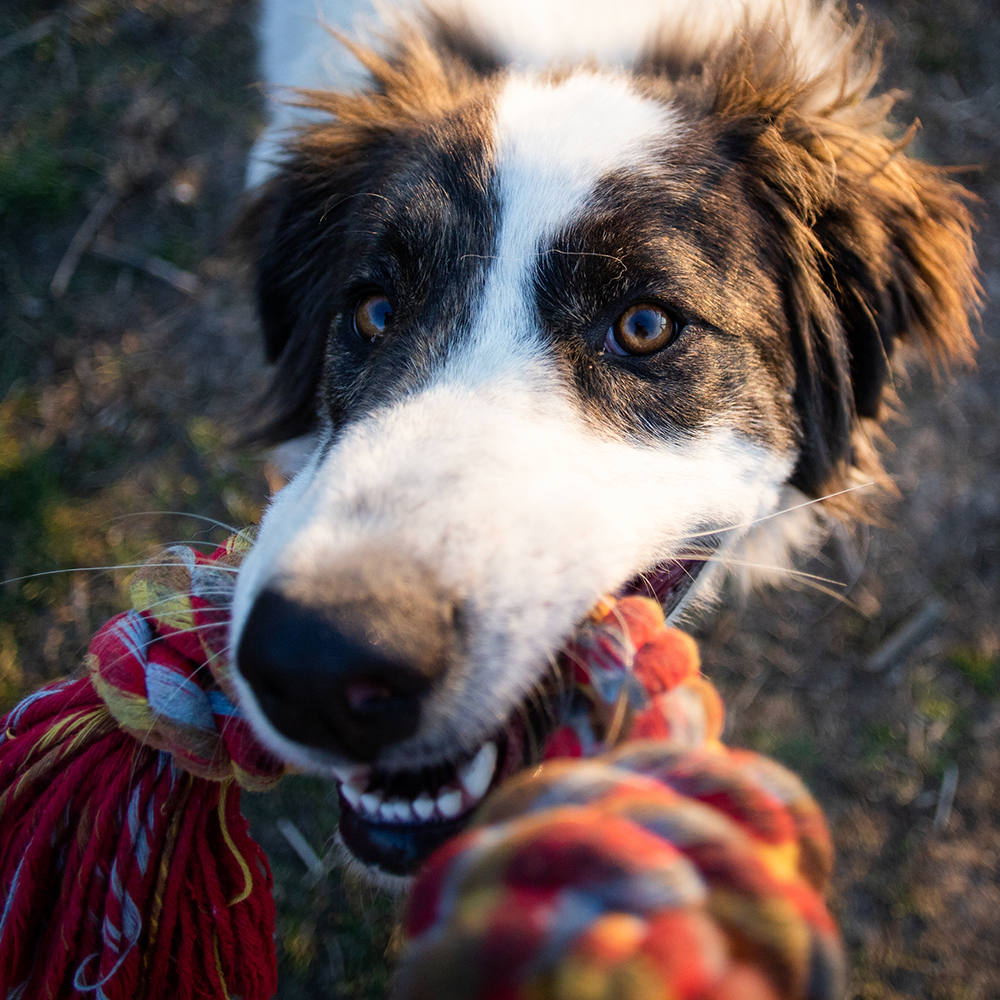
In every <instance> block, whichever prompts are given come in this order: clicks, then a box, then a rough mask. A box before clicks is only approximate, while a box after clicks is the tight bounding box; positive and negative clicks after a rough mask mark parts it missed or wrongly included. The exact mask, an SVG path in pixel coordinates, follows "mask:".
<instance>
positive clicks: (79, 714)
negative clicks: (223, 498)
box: [0, 535, 283, 1000]
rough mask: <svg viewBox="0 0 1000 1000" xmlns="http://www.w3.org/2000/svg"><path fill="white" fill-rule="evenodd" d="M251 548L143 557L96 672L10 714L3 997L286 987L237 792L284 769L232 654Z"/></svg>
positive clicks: (3, 763) (266, 876) (0, 947)
mask: <svg viewBox="0 0 1000 1000" xmlns="http://www.w3.org/2000/svg"><path fill="white" fill-rule="evenodd" d="M249 546H250V543H249V540H248V539H247V538H246V537H245V536H242V535H236V536H234V537H233V538H230V539H229V541H227V542H226V544H225V545H224V546H222V547H221V548H220V549H219V550H217V551H216V552H215V553H214V554H213V555H212V556H211V557H209V558H206V557H205V556H204V555H202V554H200V553H195V552H194V551H192V550H191V549H188V548H182V547H176V548H173V549H170V550H168V551H167V552H166V553H165V554H164V556H163V558H161V559H158V560H156V561H155V562H152V563H150V564H149V565H147V566H145V567H143V568H142V569H141V570H140V571H139V572H138V573H136V575H135V578H134V579H133V582H132V588H131V591H132V593H131V596H132V604H133V609H132V610H131V611H128V612H126V613H125V614H121V615H118V616H117V617H115V618H112V619H111V621H109V622H108V623H107V624H105V625H104V626H103V627H102V628H101V629H100V631H99V632H98V633H97V634H96V636H95V637H94V639H93V641H92V642H91V645H90V651H89V653H88V655H87V658H86V666H87V676H85V677H80V678H76V679H70V680H65V681H60V682H58V683H56V684H53V685H50V686H48V687H44V688H42V689H41V690H39V691H37V692H36V693H35V694H33V695H31V696H30V697H29V698H27V699H26V700H25V701H23V702H22V703H21V704H20V705H18V706H17V707H16V708H15V709H14V710H13V711H12V712H11V713H10V714H9V715H8V716H7V717H6V719H4V720H3V721H2V723H0V830H2V831H3V834H2V837H0V997H3V998H4V1000H9V998H22V997H23V998H24V1000H29V998H30V1000H35V998H43V997H44V998H52V1000H61V998H64V997H66V998H68V997H79V998H83V997H88V998H89V997H96V998H99V1000H140V998H141V1000H168V998H170V1000H195V998H199V1000H200V998H208V997H213V998H229V997H233V998H235V997H242V998H244V1000H267V998H269V997H271V996H273V995H274V992H275V990H276V989H277V968H276V962H275V956H274V944H273V939H274V903H273V900H272V897H271V874H270V870H269V869H268V866H267V860H266V858H265V857H264V855H263V852H262V851H261V850H260V848H259V847H258V846H257V844H256V843H254V841H253V840H252V839H251V838H250V836H249V834H248V831H247V823H246V820H245V819H244V818H243V816H242V815H241V814H240V805H239V800H240V789H241V788H250V789H254V790H261V789H266V788H269V787H271V786H272V785H274V784H275V782H276V781H277V780H278V779H279V778H280V777H281V774H282V772H283V768H282V765H281V764H280V763H279V762H278V761H276V760H274V759H273V758H271V757H270V756H269V755H268V754H267V753H266V752H265V751H264V750H263V749H262V748H261V747H260V745H259V744H257V743H256V741H255V740H254V739H253V737H252V736H251V734H250V730H249V727H248V726H247V724H246V723H245V722H244V721H243V720H242V719H241V718H240V715H239V711H238V710H237V708H236V706H235V704H234V703H233V699H232V696H231V692H230V691H229V687H228V681H227V676H226V663H225V658H224V656H223V651H224V649H225V645H226V623H227V619H228V614H227V612H226V611H225V610H224V609H225V608H227V607H228V604H229V597H230V595H231V593H232V589H233V584H234V577H235V568H236V566H237V565H238V564H239V562H240V561H241V559H242V556H243V554H244V552H246V551H247V550H248V549H249ZM206 668H207V669H206Z"/></svg>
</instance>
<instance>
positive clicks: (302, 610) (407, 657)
mask: <svg viewBox="0 0 1000 1000" xmlns="http://www.w3.org/2000/svg"><path fill="white" fill-rule="evenodd" d="M456 620H457V616H456V612H455V601H454V600H452V599H451V598H450V597H449V596H448V595H447V594H446V593H444V592H443V591H442V589H441V588H440V587H439V586H438V585H437V584H436V581H435V580H434V579H433V577H432V576H431V575H430V574H428V573H426V572H425V571H423V570H422V569H421V568H419V567H416V566H413V565H410V564H408V563H406V562H405V561H401V560H400V559H399V558H398V557H395V556H392V555H387V554H385V553H368V554H366V555H365V556H364V557H361V558H358V559H356V560H353V561H348V562H346V564H345V566H343V567H341V568H338V569H337V570H332V571H331V570H325V571H319V572H316V573H311V574H298V575H296V576H294V577H290V578H285V579H282V580H279V581H276V582H272V584H271V585H270V586H269V587H268V588H266V589H264V590H263V591H261V592H260V593H259V594H258V595H257V598H256V599H255V601H254V603H253V606H252V607H251V609H250V614H249V616H248V618H247V620H246V625H245V626H244V629H243V632H242V635H241V637H240V641H239V648H238V651H237V663H238V666H239V671H240V674H241V675H242V676H243V678H244V679H245V680H246V682H247V683H248V684H249V685H250V687H251V689H252V690H253V693H254V695H255V697H256V699H257V701H258V703H259V705H260V708H261V710H262V711H263V712H264V714H265V716H266V717H267V718H268V720H269V721H270V722H271V724H272V725H273V726H274V728H275V729H277V730H278V732H279V733H281V734H282V735H283V736H285V737H287V738H289V739H292V740H295V741H296V742H299V743H304V744H307V745H309V746H312V747H315V748H317V749H319V750H323V751H327V752H330V753H334V754H338V755H343V756H347V757H350V758H352V759H354V760H358V761H373V760H375V759H376V758H377V757H378V755H379V753H380V752H381V751H382V750H383V749H385V748H387V747H390V746H392V745H393V744H395V743H399V742H401V741H403V740H405V739H407V738H409V737H410V736H412V735H413V734H414V733H415V732H416V730H417V728H418V727H419V725H420V715H421V706H422V701H423V698H424V697H425V696H426V695H427V694H428V693H429V692H431V691H432V690H433V689H434V687H435V686H436V685H437V684H439V683H441V682H442V680H443V678H444V675H445V674H446V673H447V670H448V666H449V663H450V662H451V660H452V659H453V652H454V647H455V644H456V637H455V633H456V628H457V626H456Z"/></svg>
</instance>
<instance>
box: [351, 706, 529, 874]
mask: <svg viewBox="0 0 1000 1000" xmlns="http://www.w3.org/2000/svg"><path fill="white" fill-rule="evenodd" d="M531 739H532V740H534V739H537V736H535V735H534V734H533V735H532V737H531ZM527 742H528V740H527V733H526V727H525V725H524V723H523V722H522V721H521V719H520V717H516V718H515V719H514V720H513V721H512V722H511V723H509V724H508V726H507V727H506V728H505V730H504V731H503V732H502V733H498V734H497V735H496V736H495V737H494V738H492V739H489V740H487V741H486V742H484V743H483V744H482V745H481V746H480V747H479V749H478V750H477V751H476V752H475V753H474V754H472V755H463V756H462V757H459V758H456V759H454V760H447V761H444V762H442V763H440V764H435V765H433V766H430V767H424V768H420V769H418V770H413V771H406V770H394V771H386V770H381V769H379V768H375V767H371V768H369V767H358V768H354V769H353V770H352V771H351V772H350V773H349V774H345V775H344V776H343V780H341V781H340V783H339V794H340V835H341V837H342V839H343V841H344V845H345V846H346V847H347V849H348V850H349V851H350V852H351V854H353V855H354V857H356V858H357V859H358V860H359V861H362V862H363V863H364V864H367V865H370V866H373V867H375V868H378V869H380V870H381V871H382V872H385V873H387V874H389V875H412V874H413V873H414V872H415V871H416V870H417V868H418V867H419V866H420V864H421V863H422V862H423V861H424V859H425V858H426V857H428V856H429V855H430V854H431V853H432V852H433V851H434V850H436V849H437V848H438V847H440V846H441V845H442V844H443V843H444V842H445V841H447V840H450V839H451V838H452V837H454V836H455V835H456V834H457V833H459V832H460V831H461V830H462V828H463V827H464V826H465V825H466V823H467V822H468V820H469V818H470V816H471V815H472V813H473V812H474V811H475V809H476V808H477V807H478V806H479V804H480V803H481V802H482V801H483V799H484V798H485V797H486V795H487V793H488V792H489V791H490V790H491V789H492V788H494V787H496V786H497V785H499V784H500V783H501V782H502V781H504V780H505V779H506V778H507V777H509V776H510V775H512V774H514V773H515V772H517V771H519V770H520V769H521V767H522V766H523V764H524V762H525V758H526V754H527V750H526V746H527Z"/></svg>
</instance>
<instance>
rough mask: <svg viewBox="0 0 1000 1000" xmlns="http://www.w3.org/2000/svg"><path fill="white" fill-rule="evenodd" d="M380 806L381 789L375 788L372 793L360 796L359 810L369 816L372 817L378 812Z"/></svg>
mask: <svg viewBox="0 0 1000 1000" xmlns="http://www.w3.org/2000/svg"><path fill="white" fill-rule="evenodd" d="M380 805H382V791H381V789H378V788H376V789H375V791H374V792H365V794H364V795H362V796H361V808H362V809H364V811H365V812H366V813H368V814H369V815H371V816H374V815H375V814H376V813H377V812H378V811H379V806H380Z"/></svg>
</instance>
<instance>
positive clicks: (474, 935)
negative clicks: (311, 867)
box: [398, 597, 845, 1000]
mask: <svg viewBox="0 0 1000 1000" xmlns="http://www.w3.org/2000/svg"><path fill="white" fill-rule="evenodd" d="M567 657H568V659H569V661H570V663H571V664H574V665H575V666H576V669H577V670H579V671H582V672H585V673H589V675H590V681H589V683H585V682H584V680H583V678H580V681H581V684H583V685H584V686H585V687H586V689H587V690H588V692H589V693H590V695H591V697H592V699H593V701H592V706H591V712H590V717H589V718H590V725H591V728H592V729H594V730H596V733H592V734H590V736H589V737H587V738H585V741H586V739H589V741H590V742H591V743H592V744H599V743H600V741H601V736H602V734H603V737H604V738H605V739H607V737H608V735H609V734H611V735H612V736H614V735H615V734H614V733H613V732H612V730H613V728H614V727H615V726H617V727H618V735H619V738H622V743H621V745H620V746H619V747H618V748H617V749H614V750H612V751H610V752H606V753H605V754H603V755H602V756H600V757H598V758H595V759H591V760H565V759H563V760H559V759H550V760H549V762H547V763H546V764H545V765H543V766H542V767H541V768H539V769H538V770H537V772H535V773H533V774H522V775H521V776H519V777H516V778H514V779H513V780H512V781H510V782H509V783H507V784H506V785H505V786H504V787H502V788H501V789H500V790H499V791H498V792H496V793H494V795H493V796H492V797H491V798H490V799H489V800H487V802H486V804H485V805H484V807H483V808H482V809H481V810H480V812H479V813H478V815H477V817H476V819H475V824H474V826H473V827H472V828H471V829H469V830H467V831H466V832H465V833H463V834H462V835H460V836H459V837H457V838H455V839H454V840H453V841H451V842H450V843H448V844H447V845H445V846H444V847H443V848H442V849H441V850H440V851H438V852H437V854H436V855H434V856H433V857H432V858H431V860H430V862H429V863H428V865H427V867H426V868H425V869H424V871H423V873H422V874H421V875H420V877H419V878H418V880H417V883H416V885H415V887H414V890H413V892H412V893H411V896H410V900H409V911H408V915H407V920H406V931H407V935H408V939H409V941H408V945H407V948H406V951H405V953H404V959H403V964H402V968H401V971H400V978H399V989H398V997H399V1000H425V998H426V1000H431V998H439V997H448V998H449V1000H656V998H662V1000H778V998H781V1000H786V998H787V1000H791V998H796V1000H797V998H809V1000H837V998H839V997H841V996H842V995H843V991H844V983H845V962H844V956H843V951H842V947H841V945H840V941H839V937H838V935H837V930H836V927H835V925H834V923H833V920H832V918H831V917H830V914H829V913H828V911H827V909H826V906H825V904H824V902H823V893H824V892H825V890H826V889H827V887H828V883H829V877H830V871H831V867H832V848H831V843H830V838H829V833H828V831H827V828H826V824H825V822H824V820H823V816H822V813H821V812H820V810H819V807H818V806H817V805H816V803H815V801H814V800H813V798H812V796H811V795H810V794H809V792H808V791H807V790H806V788H805V786H804V785H803V784H802V782H801V781H799V779H798V778H797V777H795V775H793V774H792V773H791V772H790V771H788V770H786V769H785V768H783V767H782V766H781V765H779V764H777V763H775V762H774V761H771V760H769V759H767V758H765V757H761V756H760V755H758V754H754V753H751V752H749V751H744V750H732V749H728V748H727V747H725V746H723V745H722V744H721V743H720V742H719V735H720V734H721V731H722V723H723V713H722V703H721V700H720V699H719V696H718V693H717V692H716V690H715V688H714V687H713V686H712V685H711V684H710V683H709V682H708V681H707V680H706V679H705V678H704V677H702V676H701V674H700V670H699V662H698V656H697V650H696V648H695V646H694V643H693V641H692V640H691V639H690V638H689V637H688V636H686V635H684V634H683V633H680V632H677V631H676V630H673V629H668V628H666V626H665V625H664V622H663V615H662V612H661V611H660V609H659V607H658V606H657V605H656V604H655V603H654V602H652V601H649V600H647V599H644V598H637V597H630V598H625V599H623V600H622V601H619V602H617V604H615V603H613V602H608V603H605V604H604V605H603V606H602V607H601V608H600V609H599V610H598V612H597V613H596V615H595V617H594V618H593V619H592V621H591V622H590V623H589V624H588V625H587V627H586V628H585V629H584V630H583V631H582V633H581V634H580V635H579V636H578V637H577V638H576V639H575V640H574V642H573V643H572V644H571V645H570V647H569V648H568V650H567ZM623 709H624V710H623ZM581 728H583V727H581V726H580V725H579V722H577V723H576V725H575V727H574V728H573V732H574V734H579V732H580V731H581ZM626 736H627V738H624V737H626ZM650 737H655V738H650ZM581 742H582V741H581ZM553 743H554V745H555V746H557V747H561V748H563V749H565V748H567V747H570V746H572V740H571V739H568V738H567V734H566V733H565V732H564V733H562V734H556V736H555V737H554V740H553ZM553 743H550V748H551V746H552V745H553ZM551 756H554V754H550V757H551Z"/></svg>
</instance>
